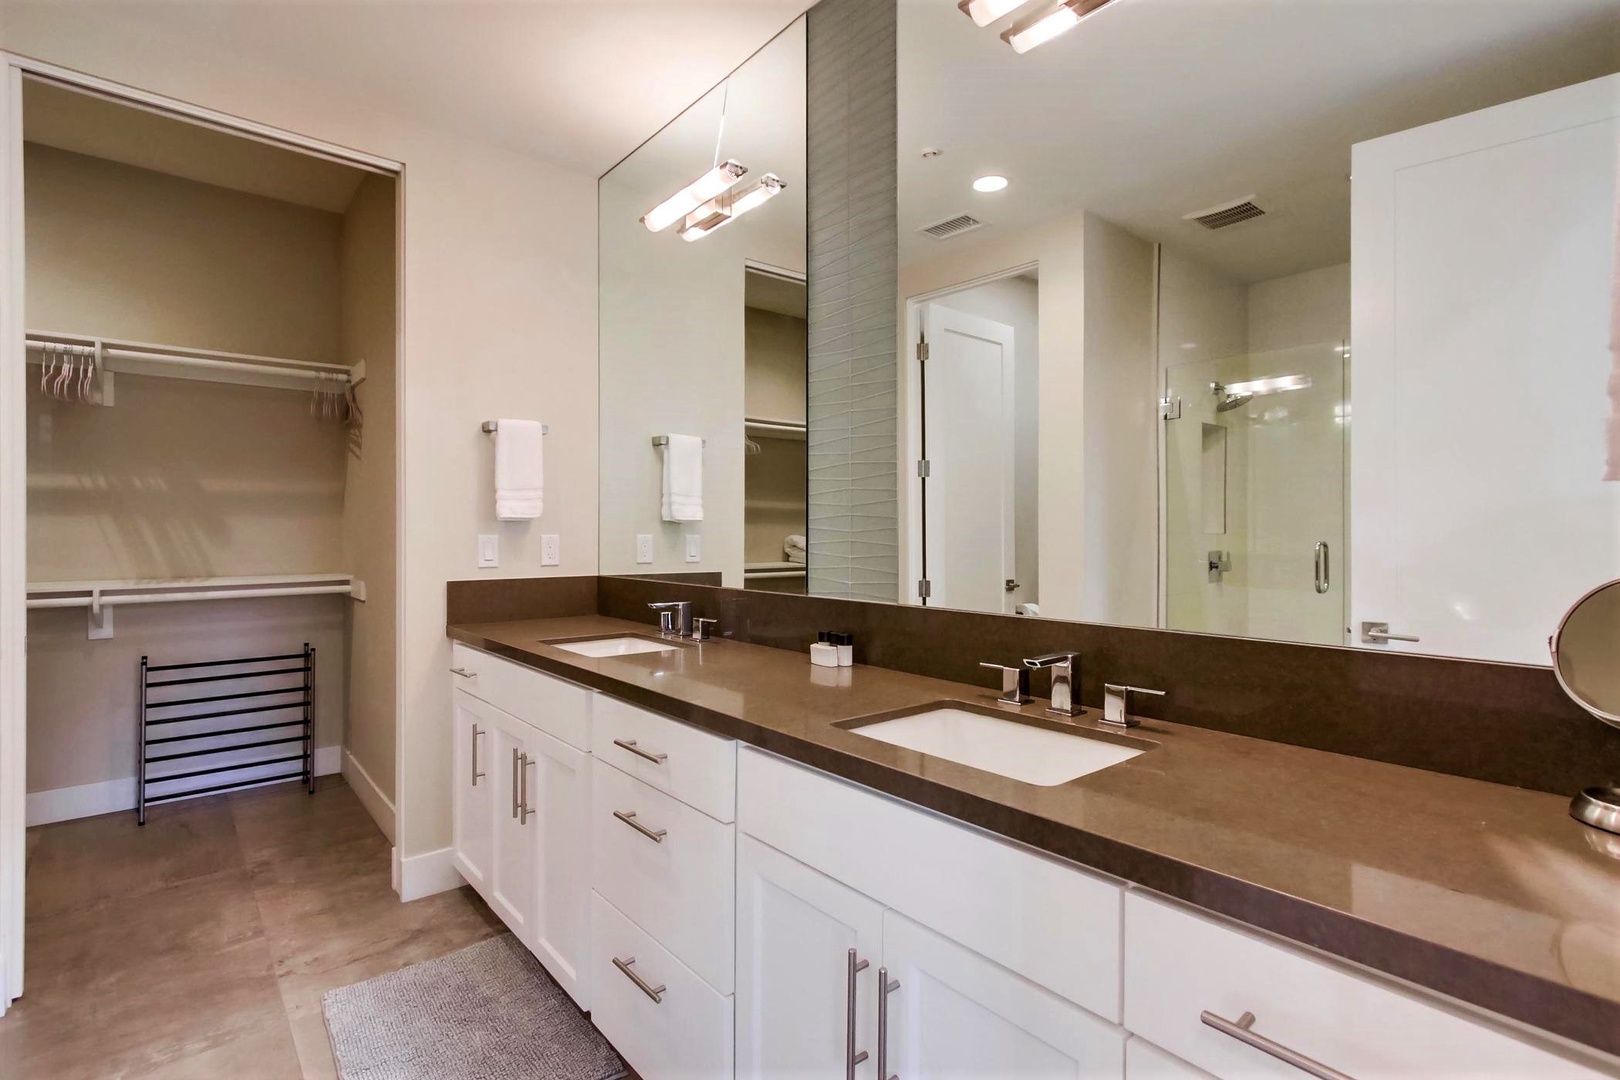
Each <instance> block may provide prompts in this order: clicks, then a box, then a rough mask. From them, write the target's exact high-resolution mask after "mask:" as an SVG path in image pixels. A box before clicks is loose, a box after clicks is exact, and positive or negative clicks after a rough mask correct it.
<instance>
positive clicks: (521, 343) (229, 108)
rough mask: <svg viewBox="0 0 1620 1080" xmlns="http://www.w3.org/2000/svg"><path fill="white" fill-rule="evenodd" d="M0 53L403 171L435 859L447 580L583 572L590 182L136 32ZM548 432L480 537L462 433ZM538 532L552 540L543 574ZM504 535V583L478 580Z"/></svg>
mask: <svg viewBox="0 0 1620 1080" xmlns="http://www.w3.org/2000/svg"><path fill="white" fill-rule="evenodd" d="M0 46H3V47H4V48H7V49H10V50H13V51H16V52H21V53H24V54H28V55H33V56H38V57H41V58H43V59H46V60H50V61H54V62H57V63H61V64H64V65H67V66H71V67H73V68H76V69H79V70H82V71H88V72H92V73H94V74H96V75H100V76H103V77H106V78H111V79H115V80H119V81H122V82H125V83H129V84H131V85H135V86H139V87H142V88H144V89H148V90H153V91H157V92H160V93H165V94H169V95H171V96H174V97H177V98H180V99H182V100H186V101H190V102H194V103H196V104H199V105H203V106H207V107H210V108H214V109H218V110H221V111H223V112H227V113H231V114H234V115H238V116H246V117H250V118H252V119H254V120H257V121H259V122H261V123H267V124H272V125H275V126H278V127H282V128H285V129H288V130H291V131H295V132H299V133H302V134H305V135H310V136H314V137H317V138H321V139H325V140H328V141H330V142H334V143H338V144H342V145H347V146H354V147H358V148H361V149H364V150H366V151H369V152H371V153H375V154H379V155H383V156H385V157H388V158H391V159H394V160H397V161H401V162H404V163H405V169H406V172H405V183H404V190H403V200H404V203H403V226H404V236H405V241H404V243H405V248H404V251H405V255H404V265H403V274H404V295H405V309H404V356H403V357H402V364H403V372H404V387H403V398H402V402H401V415H402V432H401V435H402V439H403V442H402V445H401V453H402V456H403V459H404V470H405V480H404V489H403V499H404V501H403V507H402V515H403V521H402V531H403V536H404V543H403V545H402V546H403V552H402V556H403V563H402V565H401V568H400V572H401V582H400V587H401V593H402V618H403V620H404V626H403V628H402V635H403V652H402V653H401V655H400V657H399V663H400V670H401V672H402V676H401V690H402V697H401V709H402V716H401V724H402V728H401V738H400V745H399V750H398V760H399V767H400V768H399V774H398V789H399V793H400V798H399V805H398V807H397V809H398V814H399V841H398V843H399V846H400V848H401V850H402V853H403V854H404V855H406V856H412V855H417V854H424V853H427V852H430V851H435V850H438V849H442V848H444V847H446V846H447V845H448V844H449V843H450V768H449V761H450V742H449V715H450V685H449V680H448V679H447V678H446V677H445V669H446V668H448V666H449V643H448V641H447V640H446V638H445V635H444V615H445V607H444V588H445V582H446V581H447V580H448V579H451V578H462V577H471V576H477V575H484V576H509V577H522V576H531V575H542V574H589V573H593V572H595V570H596V549H597V545H596V364H595V356H596V318H595V314H596V313H595V294H596V235H595V231H596V230H595V214H594V213H593V208H594V206H595V199H596V184H595V178H594V177H591V176H589V175H585V174H582V173H579V172H575V171H571V170H567V169H564V168H561V167H559V166H556V165H553V164H550V163H548V162H545V161H541V160H537V159H535V158H532V157H528V156H524V155H521V154H516V153H512V152H510V151H507V150H504V149H501V148H497V147H494V146H491V145H489V144H486V143H481V142H477V141H473V140H469V139H466V138H463V137H461V136H458V135H455V134H450V133H445V132H442V131H438V130H435V129H431V128H426V127H423V126H421V125H420V124H418V123H417V122H416V121H414V120H412V119H409V118H407V117H403V116H396V115H393V114H387V113H379V112H374V111H370V110H366V109H362V108H359V107H356V106H354V105H353V104H352V103H350V102H348V101H346V100H345V99H344V98H343V97H342V96H341V95H334V94H332V93H330V92H328V91H327V90H326V89H325V88H324V87H322V86H320V85H317V84H315V83H312V82H311V81H310V80H308V79H306V78H302V77H296V76H293V75H290V74H289V73H287V72H283V71H278V70H274V69H260V68H255V67H252V66H250V65H246V64H242V63H240V62H239V61H238V60H237V59H236V58H233V57H230V56H222V55H220V54H218V53H217V52H216V51H214V50H211V49H209V48H207V47H205V46H201V45H199V44H198V43H196V42H192V41H188V40H186V39H184V38H181V37H177V36H165V35H158V34H153V33H150V32H148V31H147V30H146V29H144V28H143V27H142V25H141V24H140V21H139V16H138V14H135V15H124V14H122V13H121V12H120V11H119V10H118V9H116V8H106V7H98V8H96V9H95V16H94V17H93V18H92V17H89V16H87V15H86V13H85V12H84V11H83V10H76V9H74V8H72V7H71V6H68V5H27V6H25V7H20V8H17V9H9V8H8V9H7V11H6V15H5V20H4V23H3V25H0ZM503 414H504V415H507V416H513V415H516V416H526V417H533V418H535V419H540V420H545V421H547V422H548V423H550V425H551V435H550V436H549V438H548V441H547V447H546V450H547V454H546V461H547V475H546V514H545V517H544V518H543V519H542V520H541V521H539V522H535V523H533V524H531V525H522V524H518V525H503V526H500V527H497V526H496V523H495V520H494V496H493V492H492V488H491V469H492V463H493V451H492V448H491V446H490V443H489V439H488V437H487V436H485V435H483V434H481V433H480V432H479V430H478V424H479V421H481V420H485V419H489V418H493V417H498V416H501V415H503ZM542 530H543V531H544V532H547V533H557V534H559V535H560V536H561V538H562V561H561V564H560V565H559V566H555V567H542V566H541V565H540V535H541V532H542ZM481 532H499V533H500V535H501V542H502V546H501V566H500V568H499V569H498V570H494V571H487V570H486V571H479V570H476V569H475V563H476V538H477V535H478V534H479V533H481Z"/></svg>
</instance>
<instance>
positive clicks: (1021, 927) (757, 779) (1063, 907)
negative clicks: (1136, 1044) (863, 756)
mask: <svg viewBox="0 0 1620 1080" xmlns="http://www.w3.org/2000/svg"><path fill="white" fill-rule="evenodd" d="M737 827H738V828H739V829H740V830H742V831H743V832H745V833H747V834H749V835H750V836H753V837H755V838H757V839H759V840H762V841H764V842H765V843H767V844H769V845H770V846H772V847H774V848H776V849H777V850H778V851H781V852H784V853H786V854H788V855H791V856H792V857H793V858H795V859H798V860H799V861H800V862H803V863H805V864H807V865H809V866H812V867H814V868H815V869H817V870H820V871H821V872H822V873H824V874H826V875H827V876H828V877H830V878H832V879H834V880H835V881H840V882H843V883H844V884H845V885H848V886H849V887H850V888H852V889H854V890H855V891H856V892H861V893H865V894H866V895H867V896H870V897H871V898H872V899H874V900H876V901H878V902H879V903H881V904H883V905H885V906H887V907H891V908H893V909H895V910H896V911H898V912H900V913H901V914H903V915H906V916H907V917H909V918H911V919H913V920H914V921H916V922H919V923H921V924H923V925H924V926H927V927H928V928H929V929H931V930H934V931H935V932H937V933H939V934H941V935H943V936H945V937H947V938H949V939H950V940H952V941H955V942H959V943H960V944H962V945H964V946H966V947H967V948H969V949H971V950H973V951H974V952H976V953H978V954H979V955H980V956H984V957H987V958H989V959H990V960H993V961H995V962H996V963H998V964H1000V965H1002V966H1003V967H1005V968H1008V969H1009V970H1011V971H1013V972H1015V973H1017V974H1019V975H1022V976H1023V977H1024V978H1026V979H1028V980H1030V981H1031V982H1033V983H1036V984H1037V985H1039V986H1043V987H1045V988H1046V989H1048V990H1050V991H1052V992H1053V993H1055V994H1057V995H1059V996H1060V997H1063V998H1067V999H1068V1000H1069V1001H1072V1002H1074V1003H1075V1004H1076V1005H1079V1006H1080V1007H1081V1008H1083V1009H1087V1010H1089V1011H1091V1012H1093V1013H1095V1014H1096V1015H1098V1016H1101V1017H1103V1018H1104V1019H1106V1020H1110V1021H1113V1022H1115V1023H1118V1021H1119V947H1120V895H1121V893H1122V892H1123V890H1122V889H1121V887H1120V886H1119V885H1118V884H1117V883H1115V882H1113V881H1109V880H1107V879H1104V878H1100V877H1097V876H1095V875H1093V874H1088V873H1086V872H1084V871H1082V870H1079V869H1077V868H1076V867H1074V866H1073V865H1071V864H1069V863H1065V862H1060V861H1059V860H1057V859H1053V858H1051V857H1049V856H1046V855H1042V854H1039V853H1037V852H1034V851H1030V850H1028V849H1027V848H1022V847H1019V846H1017V845H1015V844H1012V843H1009V842H1008V841H1005V840H1002V839H999V838H997V837H993V836H990V835H989V834H987V833H983V832H980V831H979V830H978V829H974V828H971V827H969V826H967V825H964V824H962V823H960V822H956V821H951V820H950V819H948V818H944V817H941V816H939V815H938V814H934V813H930V812H929V811H927V810H922V809H919V808H917V807H914V806H910V805H908V804H906V803H903V802H901V801H899V800H898V799H893V798H890V797H889V796H887V795H879V794H877V793H876V792H873V791H870V790H868V789H866V788H861V787H856V786H855V785H854V784H850V783H848V782H846V781H843V780H839V779H837V778H835V777H831V776H828V775H827V774H825V773H820V772H816V771H814V770H812V769H808V768H805V767H803V766H800V765H795V764H792V763H790V762H787V761H783V760H782V759H781V758H777V757H773V756H771V755H769V754H766V753H763V752H761V751H758V750H754V749H752V748H744V750H743V751H742V753H741V754H740V756H739V757H738V760H737Z"/></svg>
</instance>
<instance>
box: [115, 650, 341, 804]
mask: <svg viewBox="0 0 1620 1080" xmlns="http://www.w3.org/2000/svg"><path fill="white" fill-rule="evenodd" d="M292 661H297V663H296V664H292V663H291V662H292ZM226 667H228V668H233V669H240V670H233V671H231V672H229V673H211V672H210V670H209V669H213V668H226ZM154 675H155V676H157V677H156V678H153V676H154ZM180 687H185V688H187V689H176V688H180ZM191 688H195V689H191ZM154 690H155V691H157V692H158V696H159V697H161V698H162V700H156V699H154V697H153V691H154ZM171 694H172V695H175V696H169V695H171ZM140 696H141V704H140V721H141V725H140V732H139V735H140V738H139V743H140V774H139V778H138V781H137V783H136V786H135V792H136V794H135V813H136V817H137V820H138V821H139V822H140V824H142V825H145V824H146V808H147V807H148V806H149V805H152V804H154V803H162V802H170V801H172V800H174V799H185V798H190V797H191V796H193V795H204V794H210V793H213V792H220V791H234V790H236V789H238V788H244V787H254V786H257V785H259V784H271V783H277V782H281V781H286V780H301V781H303V782H304V783H305V784H306V785H307V786H308V788H309V792H310V794H312V795H313V794H314V793H315V650H314V649H313V648H311V647H310V644H309V642H307V641H306V642H305V643H304V651H303V652H296V653H285V654H283V655H280V656H246V657H240V658H238V659H235V660H203V661H200V662H198V663H195V664H152V663H149V662H148V659H147V657H144V656H143V657H141V683H140ZM193 706H204V708H203V711H201V712H197V711H193V708H192V707H193ZM176 710H178V711H176ZM283 712H287V713H290V714H291V715H288V716H279V715H277V716H275V718H274V719H271V718H270V716H271V714H280V713H283ZM244 716H252V717H253V718H254V721H255V722H253V723H248V724H243V725H238V724H237V722H236V720H235V719H234V718H236V717H244ZM227 718H231V719H227ZM212 720H225V723H224V724H219V725H210V724H209V723H208V721H212ZM261 720H262V721H264V722H262V723H261V722H258V721H261ZM238 736H245V738H238ZM199 743H204V744H206V745H202V746H199V745H198V744H199ZM293 743H297V744H299V750H298V753H296V754H278V753H277V752H276V751H273V750H268V749H267V748H269V747H287V746H290V745H291V744H293ZM243 750H260V751H263V753H261V754H255V755H252V756H251V757H250V758H249V759H248V760H242V759H241V756H240V754H239V751H243ZM265 753H268V755H269V756H264V754H265ZM222 754H233V755H237V757H236V758H235V759H233V760H231V761H230V762H228V763H224V762H221V761H220V760H219V755H222ZM209 759H212V761H213V764H203V765H200V766H199V767H198V768H188V767H186V766H183V765H171V764H169V763H171V762H182V761H206V760H209ZM293 763H297V771H278V772H275V773H272V774H269V775H266V774H265V773H264V771H263V770H264V769H265V768H266V767H267V766H272V765H287V766H290V765H292V764H293ZM153 765H157V766H158V767H159V768H158V771H157V772H156V773H155V774H154V773H153V772H152V771H151V769H150V767H151V766H153ZM171 770H172V771H171ZM230 773H239V774H242V773H246V774H247V775H240V776H238V778H237V779H235V780H227V781H224V782H222V783H210V782H209V781H210V780H212V779H214V778H217V777H222V776H225V775H227V774H230ZM187 780H190V781H197V782H198V783H195V784H193V785H192V786H186V787H176V786H174V785H176V784H178V783H180V782H182V781H187Z"/></svg>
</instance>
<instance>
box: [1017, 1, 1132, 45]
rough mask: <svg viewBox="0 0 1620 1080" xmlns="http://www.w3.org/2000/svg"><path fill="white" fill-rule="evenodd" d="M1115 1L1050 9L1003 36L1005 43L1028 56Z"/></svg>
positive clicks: (1084, 3)
mask: <svg viewBox="0 0 1620 1080" xmlns="http://www.w3.org/2000/svg"><path fill="white" fill-rule="evenodd" d="M1111 2H1112V0H1064V3H1062V4H1059V5H1058V6H1057V7H1054V8H1047V9H1046V10H1044V11H1041V12H1039V13H1037V14H1035V15H1031V16H1030V17H1029V18H1027V19H1024V20H1022V21H1021V22H1019V23H1018V24H1017V25H1015V26H1013V27H1012V28H1011V29H1010V30H1007V31H1006V32H1005V33H1003V34H1002V35H1001V40H1002V41H1005V42H1006V43H1007V44H1009V45H1011V46H1012V47H1013V51H1014V52H1019V53H1027V52H1029V50H1031V49H1033V48H1035V47H1036V46H1037V45H1045V44H1046V43H1047V42H1048V41H1051V40H1052V39H1053V38H1055V37H1057V36H1058V35H1059V34H1064V33H1067V32H1068V31H1070V30H1073V29H1074V28H1075V27H1077V26H1079V25H1080V22H1081V20H1083V19H1085V18H1086V17H1087V16H1088V15H1094V14H1096V13H1097V11H1098V10H1099V9H1101V8H1103V7H1105V6H1106V5H1107V4H1109V3H1111Z"/></svg>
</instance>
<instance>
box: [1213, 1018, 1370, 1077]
mask: <svg viewBox="0 0 1620 1080" xmlns="http://www.w3.org/2000/svg"><path fill="white" fill-rule="evenodd" d="M1198 1019H1200V1020H1202V1021H1203V1022H1204V1023H1205V1024H1206V1025H1207V1026H1209V1027H1212V1028H1214V1029H1215V1030H1216V1031H1218V1032H1220V1033H1221V1034H1222V1035H1230V1036H1231V1037H1232V1038H1234V1039H1236V1040H1237V1041H1238V1042H1240V1043H1243V1044H1245V1045H1247V1046H1252V1047H1254V1048H1255V1049H1256V1050H1258V1051H1260V1052H1261V1053H1262V1054H1270V1055H1271V1056H1272V1057H1274V1058H1276V1059H1277V1060H1278V1061H1281V1062H1285V1063H1287V1064H1289V1065H1292V1066H1293V1067H1294V1068H1296V1069H1298V1070H1299V1071H1300V1072H1303V1073H1309V1074H1310V1075H1312V1076H1314V1077H1316V1078H1317V1080H1351V1078H1350V1077H1349V1076H1348V1075H1346V1074H1345V1073H1342V1072H1340V1071H1339V1070H1338V1069H1335V1068H1332V1067H1330V1066H1327V1065H1324V1064H1322V1063H1321V1062H1320V1061H1317V1060H1315V1059H1314V1058H1308V1057H1306V1056H1305V1055H1304V1054H1302V1053H1300V1052H1299V1051H1298V1050H1291V1049H1289V1048H1288V1047H1286V1046H1284V1045H1283V1044H1282V1043H1280V1042H1275V1041H1273V1040H1271V1039H1268V1038H1266V1037H1265V1036H1264V1035H1261V1034H1259V1033H1258V1032H1256V1031H1255V1030H1254V1013H1252V1012H1245V1013H1244V1014H1243V1015H1242V1016H1240V1017H1238V1018H1237V1020H1236V1021H1235V1022H1234V1021H1231V1020H1228V1019H1226V1018H1225V1017H1224V1016H1216V1015H1215V1014H1214V1013H1212V1012H1210V1011H1209V1010H1207V1009H1206V1010H1205V1011H1203V1012H1202V1013H1200V1014H1199V1015H1198Z"/></svg>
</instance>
